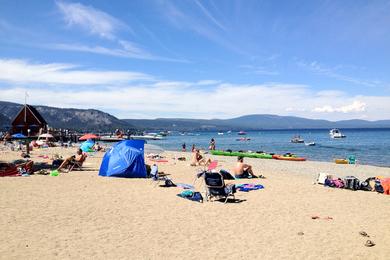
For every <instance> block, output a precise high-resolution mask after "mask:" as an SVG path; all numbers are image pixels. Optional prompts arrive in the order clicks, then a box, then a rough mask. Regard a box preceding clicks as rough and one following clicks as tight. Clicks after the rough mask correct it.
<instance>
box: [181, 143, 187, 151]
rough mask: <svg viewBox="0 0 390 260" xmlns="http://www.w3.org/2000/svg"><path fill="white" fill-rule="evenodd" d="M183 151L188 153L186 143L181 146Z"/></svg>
mask: <svg viewBox="0 0 390 260" xmlns="http://www.w3.org/2000/svg"><path fill="white" fill-rule="evenodd" d="M181 150H182V151H183V152H185V151H186V143H183V144H182V145H181Z"/></svg>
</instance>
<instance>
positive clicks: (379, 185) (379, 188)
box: [375, 180, 383, 193]
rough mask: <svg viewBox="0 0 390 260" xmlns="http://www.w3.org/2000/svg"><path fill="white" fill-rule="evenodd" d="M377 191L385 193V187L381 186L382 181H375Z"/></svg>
mask: <svg viewBox="0 0 390 260" xmlns="http://www.w3.org/2000/svg"><path fill="white" fill-rule="evenodd" d="M375 191H376V192H379V193H383V186H382V184H381V180H375Z"/></svg>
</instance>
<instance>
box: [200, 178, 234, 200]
mask: <svg viewBox="0 0 390 260" xmlns="http://www.w3.org/2000/svg"><path fill="white" fill-rule="evenodd" d="M203 177H204V183H205V186H206V199H207V201H211V198H213V197H214V198H217V199H223V198H224V199H225V202H224V203H226V202H227V200H228V198H229V197H230V196H231V197H233V199H235V196H234V193H235V192H236V186H235V185H234V184H229V185H226V184H225V181H224V179H223V177H222V174H220V173H219V172H210V171H206V172H204V173H203Z"/></svg>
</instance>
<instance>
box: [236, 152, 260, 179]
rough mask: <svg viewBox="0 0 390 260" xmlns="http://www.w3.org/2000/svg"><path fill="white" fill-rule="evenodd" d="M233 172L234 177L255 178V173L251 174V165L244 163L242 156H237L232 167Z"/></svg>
mask: <svg viewBox="0 0 390 260" xmlns="http://www.w3.org/2000/svg"><path fill="white" fill-rule="evenodd" d="M233 171H234V174H235V176H236V178H239V179H244V178H248V177H251V178H257V176H256V175H254V174H253V171H252V166H251V165H249V164H245V163H244V157H242V156H238V158H237V164H236V167H234V170H233Z"/></svg>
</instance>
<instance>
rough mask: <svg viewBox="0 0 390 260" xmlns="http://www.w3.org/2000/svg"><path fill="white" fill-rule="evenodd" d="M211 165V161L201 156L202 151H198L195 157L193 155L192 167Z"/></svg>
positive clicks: (194, 154)
mask: <svg viewBox="0 0 390 260" xmlns="http://www.w3.org/2000/svg"><path fill="white" fill-rule="evenodd" d="M210 163H211V159H210V158H209V159H207V160H206V158H204V157H203V156H202V155H201V154H200V151H199V150H198V149H197V150H196V151H195V152H194V153H193V155H192V161H191V166H201V165H204V166H208V165H209V164H210Z"/></svg>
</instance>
